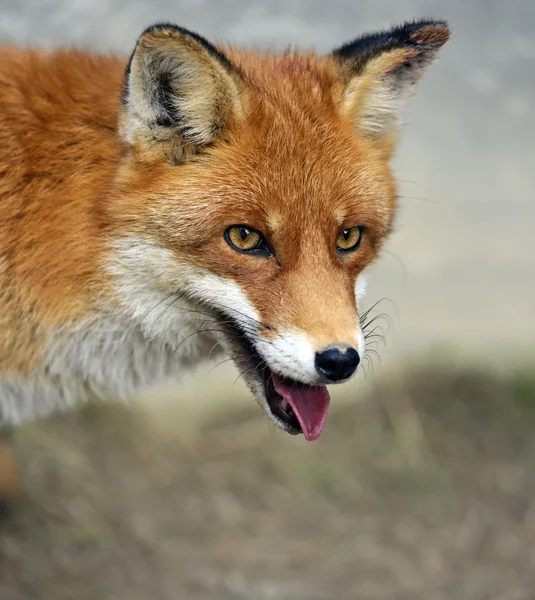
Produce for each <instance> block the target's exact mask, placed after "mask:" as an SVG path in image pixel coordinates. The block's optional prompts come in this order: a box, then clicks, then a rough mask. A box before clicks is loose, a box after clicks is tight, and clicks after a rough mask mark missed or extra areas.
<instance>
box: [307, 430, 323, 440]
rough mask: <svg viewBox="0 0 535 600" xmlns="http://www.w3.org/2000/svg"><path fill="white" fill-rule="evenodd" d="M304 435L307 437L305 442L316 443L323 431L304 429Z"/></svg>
mask: <svg viewBox="0 0 535 600" xmlns="http://www.w3.org/2000/svg"><path fill="white" fill-rule="evenodd" d="M303 435H304V436H305V440H306V441H307V442H314V441H316V440H317V439H318V438H319V436H320V435H321V429H317V430H314V431H305V430H304V429H303Z"/></svg>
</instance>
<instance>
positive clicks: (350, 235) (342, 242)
mask: <svg viewBox="0 0 535 600" xmlns="http://www.w3.org/2000/svg"><path fill="white" fill-rule="evenodd" d="M361 240H362V228H361V227H351V228H350V229H344V230H343V231H341V232H340V233H339V234H338V238H337V240H336V247H337V249H338V251H339V252H342V253H344V252H352V251H353V250H356V249H357V248H358V247H359V246H360V241H361Z"/></svg>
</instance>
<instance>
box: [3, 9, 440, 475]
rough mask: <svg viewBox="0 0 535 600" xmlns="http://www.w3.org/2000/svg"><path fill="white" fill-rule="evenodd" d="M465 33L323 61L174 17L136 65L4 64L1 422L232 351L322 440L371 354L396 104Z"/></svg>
mask: <svg viewBox="0 0 535 600" xmlns="http://www.w3.org/2000/svg"><path fill="white" fill-rule="evenodd" d="M449 34H450V32H449V29H448V26H447V24H446V23H444V22H442V21H429V20H423V21H415V22H408V23H405V24H403V25H401V26H399V27H395V28H393V29H391V30H389V31H383V32H380V33H374V34H370V35H365V36H363V37H360V38H358V39H356V40H354V41H352V42H349V43H347V44H345V45H343V46H341V47H339V48H338V49H336V50H334V51H333V52H331V53H330V54H327V55H325V56H319V55H317V54H315V53H314V52H293V51H286V52H283V53H281V54H269V53H267V54H265V53H261V52H257V51H242V50H238V49H235V48H231V47H216V46H214V45H212V44H211V43H209V42H208V41H207V40H206V39H204V38H203V37H201V36H200V35H198V34H196V33H193V32H191V31H188V30H186V29H183V28H181V27H177V26H175V25H170V24H158V25H154V26H152V27H150V28H148V29H147V30H145V31H144V32H143V33H142V35H141V36H140V38H139V40H138V42H137V44H136V47H135V49H134V52H133V53H132V56H131V58H130V60H129V61H126V60H123V59H122V58H114V57H107V56H99V55H95V54H90V53H86V52H82V51H62V50H60V51H54V52H45V51H35V50H19V49H14V48H3V49H2V50H0V52H1V61H0V104H1V106H2V110H1V111H0V331H1V336H0V423H3V424H4V425H13V424H18V423H21V422H22V421H24V420H26V419H33V418H37V417H41V416H44V415H46V414H48V413H50V412H51V411H53V410H56V409H61V408H67V407H70V406H73V405H75V404H76V403H79V402H81V401H84V400H87V399H89V398H91V397H94V396H99V397H128V396H130V395H131V394H132V393H133V392H135V391H136V390H138V389H140V388H143V387H145V386H149V385H151V384H154V383H156V382H158V381H161V380H163V379H166V378H173V377H176V376H179V375H180V373H181V372H183V371H184V369H186V368H187V367H188V366H190V365H194V364H196V363H198V362H199V361H202V360H204V359H207V358H208V357H214V356H216V355H217V354H219V353H221V352H223V353H226V354H228V355H229V356H230V357H232V359H233V360H234V362H235V363H236V365H237V367H238V369H239V370H240V371H242V372H243V374H244V378H245V380H246V382H247V384H248V386H249V388H250V389H251V391H252V394H253V396H254V397H255V398H256V400H257V402H258V403H259V404H260V406H261V407H262V408H263V409H264V411H265V413H266V414H267V415H269V417H270V418H271V419H272V420H273V421H274V422H275V423H276V424H277V425H278V426H279V427H280V428H282V429H284V430H286V431H288V432H290V433H293V434H296V433H301V432H302V433H303V434H304V437H305V438H306V439H307V440H315V439H316V438H317V437H318V436H319V435H320V433H321V431H322V427H323V424H324V421H325V417H326V414H327V409H328V406H329V393H328V391H327V388H326V384H331V383H339V382H342V381H346V380H347V379H348V378H350V377H351V376H352V375H353V374H354V373H355V371H356V369H357V367H358V365H359V362H360V360H361V358H362V356H363V353H364V335H363V332H362V329H361V326H360V323H359V315H358V302H359V299H360V296H361V294H362V293H363V290H364V282H363V276H362V275H361V274H362V272H363V271H364V269H365V268H366V267H367V266H368V265H369V264H370V263H371V262H372V261H373V260H374V259H375V258H376V256H377V255H378V253H379V250H380V248H381V245H382V243H383V241H384V240H385V238H386V236H387V235H388V234H389V232H390V230H391V228H392V221H393V217H394V212H395V206H396V190H395V183H394V180H393V178H392V175H391V172H390V168H389V160H390V158H391V156H392V153H393V150H394V146H395V142H396V137H397V132H398V113H399V109H400V107H401V106H402V104H403V102H404V100H405V99H406V98H407V97H408V96H409V95H410V92H411V91H412V88H413V86H414V84H415V83H416V82H417V81H418V80H419V78H420V76H421V75H422V73H423V71H424V70H425V68H426V67H427V66H428V65H429V64H430V63H431V62H432V60H433V59H434V58H435V55H436V54H437V51H438V50H439V48H440V47H441V46H442V45H443V44H444V43H445V42H446V41H447V40H448V37H449ZM0 485H1V484H0Z"/></svg>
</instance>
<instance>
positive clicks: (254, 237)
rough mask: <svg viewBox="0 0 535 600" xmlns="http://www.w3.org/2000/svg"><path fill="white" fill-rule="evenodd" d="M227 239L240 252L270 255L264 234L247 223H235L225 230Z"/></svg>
mask: <svg viewBox="0 0 535 600" xmlns="http://www.w3.org/2000/svg"><path fill="white" fill-rule="evenodd" d="M225 239H226V240H227V243H228V244H229V246H230V247H231V248H234V250H238V252H248V253H253V254H263V255H267V256H269V255H270V254H271V253H270V250H269V247H268V245H267V243H266V240H265V239H264V237H263V236H262V234H260V233H258V231H256V230H255V229H251V227H247V225H233V226H232V227H229V228H228V229H227V230H226V231H225Z"/></svg>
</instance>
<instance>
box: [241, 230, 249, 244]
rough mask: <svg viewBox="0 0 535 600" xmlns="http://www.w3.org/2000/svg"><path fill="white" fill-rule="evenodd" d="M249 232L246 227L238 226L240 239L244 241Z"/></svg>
mask: <svg viewBox="0 0 535 600" xmlns="http://www.w3.org/2000/svg"><path fill="white" fill-rule="evenodd" d="M250 233H251V232H250V231H249V230H248V229H247V227H240V237H241V241H242V242H245V240H246V239H247V238H248V237H249V234H250Z"/></svg>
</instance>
